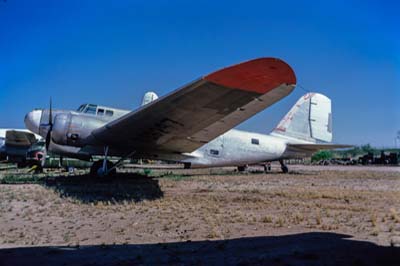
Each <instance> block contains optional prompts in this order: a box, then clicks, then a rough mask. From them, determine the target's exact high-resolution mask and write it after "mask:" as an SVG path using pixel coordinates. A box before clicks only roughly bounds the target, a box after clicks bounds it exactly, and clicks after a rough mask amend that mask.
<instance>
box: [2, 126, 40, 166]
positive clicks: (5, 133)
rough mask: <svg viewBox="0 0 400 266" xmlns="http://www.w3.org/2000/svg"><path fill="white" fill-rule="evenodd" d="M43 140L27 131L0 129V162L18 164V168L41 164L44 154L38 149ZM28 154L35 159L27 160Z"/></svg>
mask: <svg viewBox="0 0 400 266" xmlns="http://www.w3.org/2000/svg"><path fill="white" fill-rule="evenodd" d="M41 138H42V137H41V136H39V135H36V134H33V133H32V132H30V131H29V130H26V129H5V128H0V161H4V162H7V163H17V165H18V167H25V166H27V165H32V164H41V163H42V161H43V160H44V157H43V153H42V152H41V149H40V147H39V148H37V147H36V146H37V144H38V143H39V142H40V140H41ZM35 145H36V146H35ZM28 153H31V154H32V155H33V156H34V158H27V154H28Z"/></svg>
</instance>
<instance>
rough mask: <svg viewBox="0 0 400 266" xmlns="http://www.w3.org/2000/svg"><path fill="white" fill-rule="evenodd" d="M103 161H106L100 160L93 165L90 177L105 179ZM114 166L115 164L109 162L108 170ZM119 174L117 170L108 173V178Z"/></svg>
mask: <svg viewBox="0 0 400 266" xmlns="http://www.w3.org/2000/svg"><path fill="white" fill-rule="evenodd" d="M103 161H104V160H98V161H96V162H94V163H93V164H92V166H91V167H90V175H91V176H93V177H103V176H104V175H102V173H101V172H102V168H103ZM113 166H114V164H113V163H112V162H110V161H108V160H107V169H110V168H112V167H113ZM116 174H117V169H115V168H114V169H112V170H111V171H110V172H108V174H107V176H108V177H112V176H115V175H116Z"/></svg>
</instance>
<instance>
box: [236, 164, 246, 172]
mask: <svg viewBox="0 0 400 266" xmlns="http://www.w3.org/2000/svg"><path fill="white" fill-rule="evenodd" d="M237 169H238V171H239V172H244V171H246V170H247V165H241V166H238V167H237Z"/></svg>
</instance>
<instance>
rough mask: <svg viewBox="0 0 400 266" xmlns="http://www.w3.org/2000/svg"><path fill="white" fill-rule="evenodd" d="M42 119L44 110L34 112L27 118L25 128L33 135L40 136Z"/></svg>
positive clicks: (28, 114)
mask: <svg viewBox="0 0 400 266" xmlns="http://www.w3.org/2000/svg"><path fill="white" fill-rule="evenodd" d="M41 117H42V110H33V111H31V112H29V113H27V114H26V116H25V120H24V122H25V126H26V128H27V129H29V130H30V131H32V132H33V133H36V134H39V126H40V119H41Z"/></svg>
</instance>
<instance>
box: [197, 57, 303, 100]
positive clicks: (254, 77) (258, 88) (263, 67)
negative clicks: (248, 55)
mask: <svg viewBox="0 0 400 266" xmlns="http://www.w3.org/2000/svg"><path fill="white" fill-rule="evenodd" d="M203 79H204V80H206V81H209V82H213V83H216V84H220V85H222V86H225V87H228V88H232V89H240V90H245V91H251V92H256V93H260V94H265V93H267V92H269V91H270V90H272V89H274V88H276V87H278V86H279V85H281V84H291V85H295V84H296V76H295V74H294V71H293V69H292V68H291V67H290V66H289V65H288V64H287V63H286V62H284V61H283V60H281V59H278V58H267V57H266V58H257V59H253V60H250V61H246V62H243V63H239V64H236V65H233V66H229V67H226V68H223V69H221V70H218V71H215V72H213V73H211V74H209V75H207V76H205V77H204V78H203Z"/></svg>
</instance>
